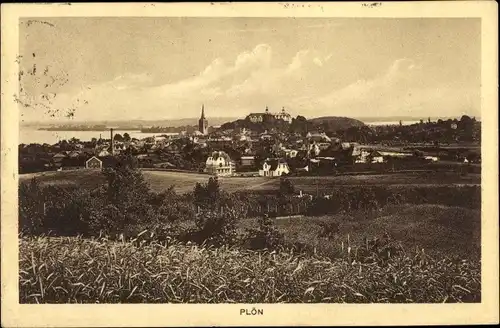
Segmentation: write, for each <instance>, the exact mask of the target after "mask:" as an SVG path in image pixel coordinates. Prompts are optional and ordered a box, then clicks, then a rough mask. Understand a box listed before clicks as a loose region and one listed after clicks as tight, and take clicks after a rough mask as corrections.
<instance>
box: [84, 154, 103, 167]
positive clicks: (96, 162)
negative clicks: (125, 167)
mask: <svg viewBox="0 0 500 328" xmlns="http://www.w3.org/2000/svg"><path fill="white" fill-rule="evenodd" d="M85 167H86V168H87V169H102V161H101V160H100V159H99V158H97V157H95V156H92V157H91V158H89V159H88V160H87V161H86V162H85Z"/></svg>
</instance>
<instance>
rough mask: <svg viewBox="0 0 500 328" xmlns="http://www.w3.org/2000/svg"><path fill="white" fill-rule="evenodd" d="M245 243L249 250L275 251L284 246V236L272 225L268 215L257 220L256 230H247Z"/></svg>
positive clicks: (272, 221) (272, 222)
mask: <svg viewBox="0 0 500 328" xmlns="http://www.w3.org/2000/svg"><path fill="white" fill-rule="evenodd" d="M246 243H247V244H248V245H247V246H248V247H249V248H250V249H269V250H271V249H276V248H278V247H279V246H283V244H284V234H283V233H282V232H280V231H279V230H278V229H277V228H276V227H275V225H274V220H273V219H272V218H271V217H269V215H267V214H266V215H263V216H262V217H260V218H259V220H258V229H247V236H246Z"/></svg>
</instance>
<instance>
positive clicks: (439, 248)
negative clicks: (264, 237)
mask: <svg viewBox="0 0 500 328" xmlns="http://www.w3.org/2000/svg"><path fill="white" fill-rule="evenodd" d="M323 222H336V223H338V225H339V232H338V233H337V234H336V236H335V237H334V238H331V239H327V238H320V237H319V235H320V232H321V230H322V228H321V226H320V224H321V223H323ZM255 225H256V219H245V220H242V221H241V224H240V228H241V230H242V231H244V230H245V228H250V227H252V226H255ZM276 225H277V227H278V228H279V229H280V230H281V231H282V232H283V233H284V234H285V238H286V239H287V240H288V241H289V242H292V243H294V242H299V243H303V244H305V245H309V246H311V247H316V249H317V250H318V251H321V252H324V253H326V254H333V255H335V254H337V253H339V252H340V249H341V244H342V242H343V243H344V244H345V245H347V235H349V238H350V241H351V242H352V243H353V244H358V245H359V244H360V243H362V240H363V238H364V237H365V236H366V237H367V238H369V239H370V238H374V237H379V236H381V235H383V234H384V233H385V232H387V233H388V234H389V235H390V236H391V237H392V238H393V239H395V240H397V241H400V242H401V243H402V244H403V246H404V247H405V248H408V249H415V248H416V247H418V248H419V249H422V248H423V249H425V252H426V253H429V254H438V255H440V256H442V255H447V256H450V257H453V256H458V257H462V258H465V257H467V258H473V259H478V258H480V250H481V238H480V233H481V211H480V210H471V209H466V208H458V207H449V206H441V205H430V204H426V205H400V206H391V207H386V208H384V209H382V210H381V211H379V212H372V213H364V212H357V213H352V214H350V215H340V214H339V215H334V216H324V217H303V218H289V219H278V220H276Z"/></svg>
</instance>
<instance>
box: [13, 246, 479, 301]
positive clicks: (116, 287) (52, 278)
mask: <svg viewBox="0 0 500 328" xmlns="http://www.w3.org/2000/svg"><path fill="white" fill-rule="evenodd" d="M19 248H20V271H19V291H20V294H19V295H20V296H19V301H20V303H276V302H283V303H302V302H313V303H344V302H345V303H370V302H381V303H389V302H394V303H409V302H422V303H436V302H480V290H481V283H480V265H479V263H478V262H477V261H469V260H458V261H457V260H450V259H446V258H433V257H430V256H429V255H427V254H425V252H422V251H415V252H406V251H405V250H403V251H402V252H397V253H395V254H393V255H391V254H389V256H386V257H385V259H384V260H383V261H380V258H378V259H377V258H376V256H369V257H365V258H364V260H358V261H356V257H355V256H354V254H352V255H353V256H352V257H351V253H352V252H353V251H352V248H351V246H350V245H349V246H347V245H346V248H345V255H346V257H343V258H337V259H329V258H325V257H322V256H320V255H314V254H309V255H304V254H297V253H294V252H292V251H290V250H280V251H273V252H267V251H250V250H245V249H239V248H229V247H222V248H212V247H204V246H196V245H190V244H187V245H186V244H180V243H177V242H172V243H170V244H169V245H166V244H159V243H151V244H147V245H142V246H139V247H138V246H137V245H135V244H133V243H131V242H111V241H106V240H95V239H84V238H78V237H71V238H70V237H30V238H20V241H19Z"/></svg>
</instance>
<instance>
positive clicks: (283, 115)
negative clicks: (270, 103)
mask: <svg viewBox="0 0 500 328" xmlns="http://www.w3.org/2000/svg"><path fill="white" fill-rule="evenodd" d="M271 118H274V119H276V120H283V121H285V122H287V123H290V122H292V116H291V115H290V114H288V113H287V112H286V111H285V107H283V108H282V109H281V112H279V113H271V112H269V107H267V106H266V110H265V112H264V113H250V114H248V116H247V119H248V120H249V121H250V122H253V123H262V122H265V121H266V120H268V119H271Z"/></svg>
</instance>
